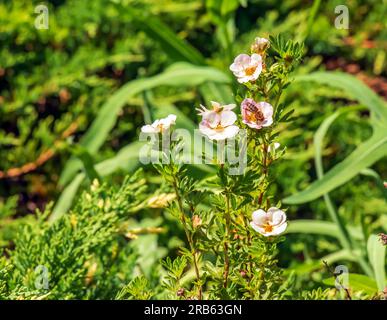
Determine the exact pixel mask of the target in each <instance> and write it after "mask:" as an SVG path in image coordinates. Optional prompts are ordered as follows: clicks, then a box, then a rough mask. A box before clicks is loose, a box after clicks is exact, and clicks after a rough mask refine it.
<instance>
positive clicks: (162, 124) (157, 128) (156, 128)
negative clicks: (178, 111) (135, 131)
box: [141, 114, 176, 133]
mask: <svg viewBox="0 0 387 320" xmlns="http://www.w3.org/2000/svg"><path fill="white" fill-rule="evenodd" d="M175 123H176V116H175V115H174V114H170V115H169V116H168V117H166V118H163V119H158V120H156V121H154V122H153V123H152V124H147V125H145V126H143V127H142V128H141V131H142V132H144V133H159V132H161V133H163V132H164V131H166V130H168V129H169V128H170V127H171V126H172V125H174V124H175Z"/></svg>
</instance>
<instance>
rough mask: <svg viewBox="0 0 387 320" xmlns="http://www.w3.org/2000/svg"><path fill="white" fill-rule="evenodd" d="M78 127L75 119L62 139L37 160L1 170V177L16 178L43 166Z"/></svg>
mask: <svg viewBox="0 0 387 320" xmlns="http://www.w3.org/2000/svg"><path fill="white" fill-rule="evenodd" d="M77 129H78V123H77V122H76V121H75V122H73V123H72V124H70V126H69V127H68V128H67V129H66V130H65V131H64V132H63V133H62V135H61V137H60V139H58V140H56V141H55V142H54V147H53V148H51V149H48V150H46V151H44V152H42V153H41V154H40V155H39V156H38V158H37V159H36V160H35V161H32V162H28V163H26V164H24V165H23V166H21V167H18V168H11V169H8V170H7V171H1V170H0V179H5V178H15V177H19V176H21V175H24V174H27V173H29V172H31V171H35V170H36V169H37V168H38V167H40V166H42V165H43V164H45V163H46V162H47V161H48V160H50V159H51V158H52V157H53V156H54V155H55V153H56V151H57V150H58V147H59V145H60V143H61V142H62V141H63V140H64V139H66V138H67V137H69V136H70V135H72V134H73V133H74V132H75V131H76V130H77Z"/></svg>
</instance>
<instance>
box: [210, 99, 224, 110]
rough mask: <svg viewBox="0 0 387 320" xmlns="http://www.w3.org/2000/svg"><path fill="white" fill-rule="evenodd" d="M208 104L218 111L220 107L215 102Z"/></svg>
mask: <svg viewBox="0 0 387 320" xmlns="http://www.w3.org/2000/svg"><path fill="white" fill-rule="evenodd" d="M210 102H211V105H212V107H213V108H214V109H219V108H220V107H221V106H222V105H221V104H220V103H219V102H216V101H210Z"/></svg>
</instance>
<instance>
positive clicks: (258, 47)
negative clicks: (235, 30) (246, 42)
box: [251, 37, 270, 55]
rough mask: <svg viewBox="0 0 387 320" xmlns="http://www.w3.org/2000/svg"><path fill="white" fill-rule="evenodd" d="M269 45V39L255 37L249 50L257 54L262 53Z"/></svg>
mask: <svg viewBox="0 0 387 320" xmlns="http://www.w3.org/2000/svg"><path fill="white" fill-rule="evenodd" d="M269 47H270V41H269V40H267V39H266V38H259V37H257V38H255V40H254V43H253V44H252V45H251V51H252V52H254V53H257V54H260V55H262V54H264V52H265V51H266V49H267V48H269Z"/></svg>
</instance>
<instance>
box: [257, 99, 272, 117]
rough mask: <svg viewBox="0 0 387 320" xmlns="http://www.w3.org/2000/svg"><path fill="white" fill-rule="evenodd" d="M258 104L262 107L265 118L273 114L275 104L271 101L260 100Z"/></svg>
mask: <svg viewBox="0 0 387 320" xmlns="http://www.w3.org/2000/svg"><path fill="white" fill-rule="evenodd" d="M258 105H259V107H260V108H261V110H262V113H263V115H264V116H265V118H270V117H272V116H273V106H272V105H271V104H270V103H267V102H260V103H258Z"/></svg>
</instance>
